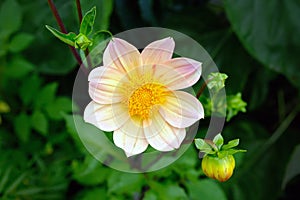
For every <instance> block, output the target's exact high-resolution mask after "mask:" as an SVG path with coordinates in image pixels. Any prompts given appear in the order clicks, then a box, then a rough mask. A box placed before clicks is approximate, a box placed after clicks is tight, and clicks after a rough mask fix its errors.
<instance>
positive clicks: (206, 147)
mask: <svg viewBox="0 0 300 200" xmlns="http://www.w3.org/2000/svg"><path fill="white" fill-rule="evenodd" d="M195 145H196V148H197V149H199V150H200V152H203V153H206V154H215V153H216V151H215V149H214V148H213V146H212V145H211V144H209V143H208V142H207V141H205V140H203V139H200V138H198V139H195Z"/></svg>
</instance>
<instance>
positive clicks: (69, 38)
mask: <svg viewBox="0 0 300 200" xmlns="http://www.w3.org/2000/svg"><path fill="white" fill-rule="evenodd" d="M46 28H47V29H48V30H49V31H50V32H51V33H52V34H53V35H54V36H55V37H57V38H58V39H60V40H61V41H63V42H64V43H66V44H68V45H70V46H75V38H76V37H77V35H76V34H75V33H73V32H70V33H68V34H65V33H62V32H60V31H58V30H56V29H55V28H52V27H51V26H48V25H46Z"/></svg>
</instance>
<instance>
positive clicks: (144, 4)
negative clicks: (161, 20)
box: [139, 0, 157, 26]
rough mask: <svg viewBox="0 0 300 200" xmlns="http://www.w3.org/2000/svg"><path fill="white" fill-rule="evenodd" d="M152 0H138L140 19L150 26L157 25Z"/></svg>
mask: <svg viewBox="0 0 300 200" xmlns="http://www.w3.org/2000/svg"><path fill="white" fill-rule="evenodd" d="M153 4H154V2H153V0H139V6H140V9H141V15H142V18H143V19H144V20H145V21H147V22H149V23H150V24H151V25H153V26H155V25H157V21H156V18H155V15H154V12H153Z"/></svg>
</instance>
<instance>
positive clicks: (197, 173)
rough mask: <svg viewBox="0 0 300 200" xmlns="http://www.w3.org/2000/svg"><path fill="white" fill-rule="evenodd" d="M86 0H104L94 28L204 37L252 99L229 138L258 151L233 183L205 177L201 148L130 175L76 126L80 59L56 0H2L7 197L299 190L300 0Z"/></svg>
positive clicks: (0, 84) (242, 196)
mask: <svg viewBox="0 0 300 200" xmlns="http://www.w3.org/2000/svg"><path fill="white" fill-rule="evenodd" d="M81 2H82V8H83V13H86V12H87V11H88V10H90V9H91V8H92V7H93V6H96V9H97V16H96V19H95V26H94V28H95V30H109V31H111V32H112V33H113V34H115V33H118V32H121V31H124V30H128V29H130V28H135V27H142V26H159V27H165V28H170V29H174V30H177V31H180V32H182V33H184V34H187V35H189V36H190V37H192V38H193V39H195V40H197V41H198V42H199V43H200V44H201V45H203V46H204V47H205V49H206V50H207V51H208V52H209V53H210V55H211V56H212V57H213V59H214V60H215V62H216V63H217V65H218V66H219V68H220V71H221V72H224V73H226V74H227V75H228V79H227V80H226V84H225V85H226V92H227V94H228V96H229V97H230V99H229V101H228V99H227V101H228V102H229V103H231V104H232V105H233V108H234V106H235V108H236V109H243V108H244V107H245V104H244V103H243V101H242V100H239V98H240V96H239V94H240V93H241V94H243V99H244V100H245V101H246V102H247V103H248V105H247V110H248V112H247V114H239V115H237V116H235V117H233V118H232V119H231V120H230V122H228V123H226V126H225V129H224V132H223V133H222V135H223V136H224V137H225V139H226V140H230V139H233V138H240V141H241V148H243V149H247V150H248V152H247V153H246V154H241V155H237V156H236V160H237V167H236V172H235V174H234V175H233V176H232V178H231V179H230V180H229V181H228V182H226V183H222V184H220V183H219V182H216V181H214V180H210V179H208V178H206V177H205V176H204V174H203V172H202V171H201V169H200V160H199V159H198V152H197V150H196V149H195V147H194V146H191V147H190V148H189V149H188V151H187V152H185V153H184V155H183V156H182V157H181V158H180V159H179V160H177V161H176V162H175V163H173V164H172V165H170V166H169V167H167V168H164V169H161V170H159V171H156V172H151V173H146V174H127V173H122V172H119V171H116V170H113V169H111V168H108V167H106V166H105V165H103V164H101V163H99V162H98V161H97V160H95V159H94V158H93V157H92V156H91V155H90V154H89V153H88V152H87V151H86V150H85V148H84V147H83V145H82V143H81V141H80V139H79V138H78V135H77V134H76V132H74V130H72V126H71V125H70V119H72V118H71V112H72V104H73V103H76V102H72V99H71V95H72V87H73V82H74V79H75V75H76V73H77V70H78V65H77V64H76V62H75V59H74V58H73V57H72V55H71V53H70V52H69V49H68V48H67V47H66V46H65V45H64V44H61V43H60V41H58V40H57V39H56V38H55V37H53V36H52V35H51V34H50V33H49V31H48V30H47V29H46V28H45V25H46V24H48V25H51V26H53V27H56V22H55V20H54V18H53V17H52V14H51V11H50V9H49V7H48V5H47V1H28V0H3V1H1V3H0V103H1V110H0V114H1V122H2V123H1V124H0V152H1V156H0V198H1V199H4V200H6V199H7V200H9V199H37V200H38V199H78V200H79V199H80V200H81V199H84V200H94V199H112V200H114V199H116V200H122V199H146V200H155V199H162V200H164V199H204V200H206V199H207V200H223V199H224V200H225V199H228V200H229V199H230V200H231V199H233V200H248V199H251V200H252V199H282V200H284V199H292V198H293V196H292V195H295V194H296V192H298V191H297V188H299V180H300V179H299V165H298V164H297V163H298V162H297V161H298V160H299V159H300V158H299V144H300V136H299V131H300V129H299V114H298V113H299V89H300V84H299V83H300V80H299V79H300V78H299V73H298V68H299V66H300V63H299V58H298V54H299V52H300V39H299V35H300V24H299V23H298V19H299V17H300V3H299V1H296V0H291V1H280V0H274V1H270V2H269V1H268V2H266V1H259V0H236V1H232V0H225V1H224V2H223V1H219V0H188V1H183V0H182V1H181V0H167V1H155V0H138V1H129V0H114V1H112V0H109V1H108V0H97V1H92V0H90V1H85V0H81ZM55 4H56V6H57V8H58V11H59V13H60V14H61V17H62V19H63V21H64V22H65V25H66V27H67V29H68V30H72V31H74V30H79V22H78V19H77V14H76V5H75V1H62V0H57V1H55ZM77 33H78V32H77ZM99 37H100V39H101V37H102V35H100V36H99ZM99 53H101V52H99ZM96 62H101V60H97V61H96ZM206 92H207V91H206ZM236 101H237V102H236ZM3 105H5V106H3ZM4 107H5V108H6V109H3V108H4ZM2 110H3V111H2ZM231 112H232V113H234V112H235V110H232V111H231ZM78 117H79V116H78ZM208 124H209V119H208V118H207V119H205V120H202V121H201V122H200V129H199V133H198V135H197V137H204V135H203V132H205V129H206V127H207V126H208Z"/></svg>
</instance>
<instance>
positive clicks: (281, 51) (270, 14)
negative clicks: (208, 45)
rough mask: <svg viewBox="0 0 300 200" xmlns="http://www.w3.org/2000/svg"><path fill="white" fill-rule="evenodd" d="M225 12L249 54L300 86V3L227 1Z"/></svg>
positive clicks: (277, 0)
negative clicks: (299, 70)
mask: <svg viewBox="0 0 300 200" xmlns="http://www.w3.org/2000/svg"><path fill="white" fill-rule="evenodd" d="M225 10H226V13H227V16H228V19H229V21H230V23H231V24H232V27H233V30H234V31H235V33H236V34H237V35H238V37H239V39H240V40H241V42H242V43H243V44H244V46H245V48H246V49H247V50H248V52H249V53H250V54H251V55H252V56H254V57H255V58H256V59H257V60H259V61H260V62H261V63H263V64H264V65H265V66H266V67H268V68H270V69H273V70H275V71H277V72H280V73H282V74H284V75H285V76H286V77H287V78H288V79H289V80H290V81H291V82H292V83H294V84H295V85H296V86H298V87H300V74H299V73H297V72H298V67H299V64H300V62H299V59H298V55H299V50H300V40H299V35H300V24H299V21H298V19H299V18H300V2H299V1H281V0H274V1H272V2H269V1H268V2H267V1H260V0H253V1H252V0H238V1H236V0H226V1H225ZM275 11H280V12H275Z"/></svg>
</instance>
